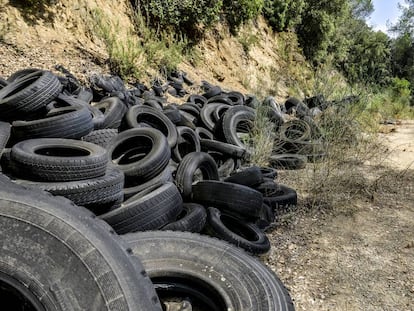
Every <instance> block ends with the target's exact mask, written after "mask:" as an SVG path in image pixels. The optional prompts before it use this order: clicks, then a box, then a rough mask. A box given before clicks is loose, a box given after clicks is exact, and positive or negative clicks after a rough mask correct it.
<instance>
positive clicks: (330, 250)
mask: <svg viewBox="0 0 414 311" xmlns="http://www.w3.org/2000/svg"><path fill="white" fill-rule="evenodd" d="M16 2H18V1H9V0H0V6H1V7H2V10H0V54H1V55H2V60H1V61H0V76H1V77H7V76H9V75H10V74H11V73H12V72H14V71H16V70H18V69H22V68H27V67H39V68H43V69H53V67H54V65H56V64H62V65H63V66H64V67H66V68H67V69H69V70H70V71H71V72H73V73H74V74H75V76H77V77H78V78H80V79H81V80H83V81H87V76H88V75H89V74H90V73H91V72H92V71H98V72H107V71H108V67H107V66H106V65H105V60H106V58H107V55H106V52H105V49H104V47H103V46H102V43H101V42H95V41H94V38H90V37H88V35H87V32H86V31H85V25H83V24H82V20H83V17H84V16H85V14H86V15H87V13H88V10H90V9H91V7H94V6H99V7H100V8H102V9H103V10H104V11H105V12H108V14H110V13H111V12H112V13H113V14H118V15H119V14H124V15H121V17H125V18H123V19H122V18H121V20H123V21H126V20H127V15H125V4H126V1H121V3H122V6H121V9H119V10H118V9H117V8H118V6H119V3H118V2H116V3H115V2H114V4H112V2H110V1H109V2H108V1H102V0H94V1H83V0H75V1H67V0H62V1H59V2H58V3H57V4H56V6H55V7H53V8H51V9H50V10H47V11H46V12H44V14H43V13H42V14H43V15H44V16H43V17H42V18H41V19H38V18H37V17H36V16H33V15H32V14H31V13H30V12H27V10H26V11H25V10H24V9H23V8H22V7H21V6H20V7H19V6H18V5H15V4H14V3H16ZM11 3H13V5H11ZM114 6H116V8H115V9H114ZM3 8H5V9H4V10H3ZM114 12H116V13H114ZM29 13H30V14H29ZM34 17H36V18H35V19H33V18H34ZM3 25H6V28H2V27H3ZM255 29H256V30H257V32H254V33H253V32H251V29H248V30H246V31H245V32H242V33H241V36H240V37H239V38H238V40H235V39H234V38H233V39H231V38H227V37H225V36H224V37H223V34H221V36H222V37H221V38H220V40H215V37H214V34H212V35H211V37H209V38H207V40H205V42H203V43H202V44H200V47H199V48H200V51H201V53H202V55H203V61H201V62H200V63H199V64H198V65H197V66H196V68H195V67H193V66H192V65H190V64H187V63H184V64H182V65H181V68H182V69H183V70H185V71H187V72H188V73H189V76H190V78H194V79H195V80H197V81H198V80H201V79H206V80H208V81H210V82H212V83H217V84H220V85H222V86H223V87H226V88H231V89H236V90H240V91H242V92H245V90H246V89H251V90H257V91H258V92H259V91H262V92H264V93H265V92H268V91H269V90H271V89H273V90H274V94H272V95H275V96H277V98H278V99H279V100H282V99H284V98H286V97H287V96H289V95H292V94H290V93H289V90H288V87H287V86H288V84H287V83H286V81H287V78H286V77H287V76H289V70H292V68H290V67H291V65H292V64H294V63H295V62H296V63H299V64H301V65H300V66H299V67H300V69H301V70H302V71H301V73H300V75H302V76H303V77H302V78H303V79H304V80H306V79H308V77H307V73H306V71H305V70H304V69H305V64H304V61H303V59H302V58H301V57H300V55H299V54H297V53H294V52H292V51H295V48H294V47H293V48H292V47H289V46H287V47H283V48H281V47H278V42H277V38H276V37H275V36H274V34H272V33H270V32H269V31H268V29H267V28H266V27H265V26H263V25H262V24H260V23H259V25H258V26H257V27H256V28H255ZM256 30H255V31H256ZM251 35H253V36H257V38H258V42H257V43H255V44H252V46H250V47H248V48H250V50H249V51H244V50H243V48H242V45H241V43H240V42H241V41H243V40H247V39H255V38H254V37H249V36H251ZM243 36H244V37H243ZM277 49H279V50H278V52H281V51H282V52H283V51H285V54H286V55H284V57H285V58H286V59H284V60H283V59H282V58H283V57H282V56H283V55H282V53H276V52H275V50H277ZM297 58H299V59H297ZM295 68H296V67H294V68H293V69H295ZM283 74H284V76H282V75H283ZM300 75H299V76H300ZM380 138H381V140H382V141H383V143H384V144H385V145H386V146H387V147H388V151H389V156H386V155H384V161H383V162H382V163H381V164H378V163H377V164H375V165H372V164H371V165H370V164H369V163H366V164H365V165H364V167H363V169H364V170H365V171H366V174H367V176H369V177H370V178H371V179H374V181H373V182H372V186H371V188H372V189H369V192H370V196H369V197H366V198H365V199H361V200H357V201H349V202H346V203H347V204H346V207H345V208H343V207H341V208H336V207H335V206H334V207H332V208H330V209H323V208H322V209H317V210H308V209H305V207H304V203H303V202H300V203H301V206H299V208H298V210H297V211H296V212H294V213H292V214H291V215H289V217H288V220H287V221H286V219H285V221H284V222H283V223H284V224H283V225H282V226H281V227H279V228H277V229H275V230H273V231H272V232H271V233H270V234H269V237H270V239H271V242H272V250H271V252H270V254H268V255H267V256H266V258H264V260H265V262H266V263H268V264H269V265H270V267H271V268H272V269H273V270H274V271H275V272H276V273H277V274H278V275H279V276H280V278H281V279H282V281H283V282H284V283H285V284H286V286H287V287H288V289H289V290H290V293H291V296H292V298H293V299H294V303H295V306H296V309H297V310H414V281H413V280H414V269H413V267H412V265H413V263H414V189H413V188H414V164H413V161H414V145H413V144H414V123H413V122H403V124H402V125H401V126H396V127H395V131H391V132H390V133H389V134H381V135H380Z"/></svg>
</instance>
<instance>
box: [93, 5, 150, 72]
mask: <svg viewBox="0 0 414 311" xmlns="http://www.w3.org/2000/svg"><path fill="white" fill-rule="evenodd" d="M91 13H92V18H93V24H92V31H93V33H95V34H96V35H97V36H98V37H99V38H100V39H102V41H103V42H104V43H105V46H106V49H107V52H108V55H109V65H110V68H111V70H112V72H114V73H116V74H119V75H120V76H121V77H123V78H125V77H128V76H132V77H134V78H139V77H140V75H141V71H140V70H139V69H140V68H143V67H144V66H145V55H144V51H143V49H142V47H141V45H140V44H139V42H138V39H137V37H136V35H134V34H133V32H132V30H126V35H124V36H121V31H120V30H121V27H120V25H119V21H116V20H111V19H110V18H109V17H108V16H106V15H105V14H104V13H103V12H102V11H101V10H100V9H94V10H93V11H92V12H91Z"/></svg>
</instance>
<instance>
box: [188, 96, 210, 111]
mask: <svg viewBox="0 0 414 311" xmlns="http://www.w3.org/2000/svg"><path fill="white" fill-rule="evenodd" d="M187 102H188V103H194V104H196V105H197V106H198V107H200V108H203V107H204V105H205V104H207V98H205V97H204V96H202V95H196V94H194V95H190V96H189V97H188V99H187Z"/></svg>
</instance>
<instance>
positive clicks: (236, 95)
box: [226, 91, 245, 105]
mask: <svg viewBox="0 0 414 311" xmlns="http://www.w3.org/2000/svg"><path fill="white" fill-rule="evenodd" d="M226 96H227V98H228V99H230V100H231V102H232V103H233V105H244V103H245V98H244V95H243V94H242V93H240V92H236V91H231V92H228V93H226Z"/></svg>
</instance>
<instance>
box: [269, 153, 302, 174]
mask: <svg viewBox="0 0 414 311" xmlns="http://www.w3.org/2000/svg"><path fill="white" fill-rule="evenodd" d="M307 162H308V159H307V157H306V156H303V155H299V154H289V153H284V154H275V155H271V156H270V159H269V163H270V165H271V166H272V167H273V168H276V169H280V170H299V169H303V168H305V167H306V163H307Z"/></svg>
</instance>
